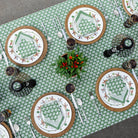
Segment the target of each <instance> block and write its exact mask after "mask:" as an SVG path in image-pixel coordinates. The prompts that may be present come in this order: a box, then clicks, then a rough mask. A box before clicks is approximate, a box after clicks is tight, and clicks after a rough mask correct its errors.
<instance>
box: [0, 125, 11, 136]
mask: <svg viewBox="0 0 138 138" xmlns="http://www.w3.org/2000/svg"><path fill="white" fill-rule="evenodd" d="M0 131H3V133H5V137H3V138H9V137H10V136H9V133H8V131H7V129H6V128H5V127H4V126H3V125H1V124H0Z"/></svg>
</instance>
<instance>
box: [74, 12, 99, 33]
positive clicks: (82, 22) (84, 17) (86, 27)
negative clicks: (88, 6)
mask: <svg viewBox="0 0 138 138" xmlns="http://www.w3.org/2000/svg"><path fill="white" fill-rule="evenodd" d="M75 22H76V25H77V26H78V28H79V31H80V33H81V34H82V35H83V36H85V35H88V34H90V33H93V32H95V31H96V24H95V19H94V18H93V17H92V16H91V15H89V14H87V13H85V12H83V11H79V13H78V15H77V17H76V19H75Z"/></svg>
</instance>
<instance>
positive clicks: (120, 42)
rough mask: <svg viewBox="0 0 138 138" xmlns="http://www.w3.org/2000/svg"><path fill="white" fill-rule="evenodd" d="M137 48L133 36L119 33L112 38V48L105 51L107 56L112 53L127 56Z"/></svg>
mask: <svg viewBox="0 0 138 138" xmlns="http://www.w3.org/2000/svg"><path fill="white" fill-rule="evenodd" d="M134 48H135V42H134V40H133V38H131V37H130V36H128V35H124V34H119V35H117V36H115V37H114V38H113V40H112V48H111V49H109V50H105V51H104V53H103V54H104V56H105V57H107V58H108V57H110V56H111V55H112V54H114V53H116V54H117V56H120V57H127V56H129V55H130V54H131V53H132V52H133V51H134Z"/></svg>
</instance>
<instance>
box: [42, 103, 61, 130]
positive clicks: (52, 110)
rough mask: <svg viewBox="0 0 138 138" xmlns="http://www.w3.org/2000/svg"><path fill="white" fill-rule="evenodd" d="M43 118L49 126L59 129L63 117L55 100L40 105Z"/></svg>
mask: <svg viewBox="0 0 138 138" xmlns="http://www.w3.org/2000/svg"><path fill="white" fill-rule="evenodd" d="M41 112H42V116H43V120H44V122H45V123H46V124H48V125H49V126H52V127H54V128H56V129H59V128H60V126H61V123H62V121H63V119H64V116H63V115H62V112H61V109H60V107H59V104H58V102H57V101H52V102H50V103H47V104H45V105H44V106H42V107H41Z"/></svg>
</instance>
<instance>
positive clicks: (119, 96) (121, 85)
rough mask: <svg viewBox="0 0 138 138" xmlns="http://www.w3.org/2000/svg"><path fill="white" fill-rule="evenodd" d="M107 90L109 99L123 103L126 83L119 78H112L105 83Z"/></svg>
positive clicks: (125, 94)
mask: <svg viewBox="0 0 138 138" xmlns="http://www.w3.org/2000/svg"><path fill="white" fill-rule="evenodd" d="M106 85H107V88H108V90H109V93H110V97H111V99H113V100H116V101H118V102H121V103H125V99H126V96H127V94H128V89H127V86H126V83H125V82H124V81H123V80H122V78H121V77H120V76H117V77H113V78H111V79H109V80H108V81H107V82H106Z"/></svg>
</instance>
